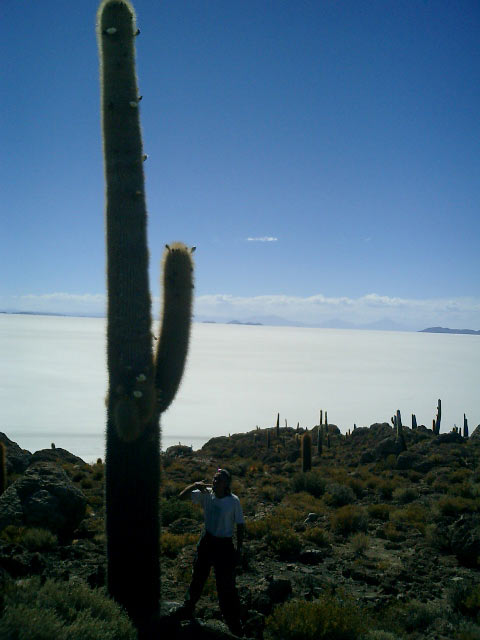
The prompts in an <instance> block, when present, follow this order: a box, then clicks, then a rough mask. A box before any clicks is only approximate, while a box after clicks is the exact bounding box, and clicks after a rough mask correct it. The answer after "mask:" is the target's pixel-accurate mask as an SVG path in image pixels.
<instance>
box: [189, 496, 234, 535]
mask: <svg viewBox="0 0 480 640" xmlns="http://www.w3.org/2000/svg"><path fill="white" fill-rule="evenodd" d="M190 495H191V496H192V502H194V503H195V504H200V505H201V506H202V507H203V511H204V515H205V529H206V530H207V531H208V533H211V534H212V536H217V537H218V538H231V537H232V536H233V527H234V525H235V524H245V520H244V518H243V511H242V506H241V504H240V500H239V499H238V498H237V496H236V495H235V494H233V493H231V494H230V495H228V496H225V497H223V498H217V497H216V495H215V494H214V493H213V491H211V490H207V491H205V492H202V491H199V490H198V489H196V490H195V491H192V493H191V494H190Z"/></svg>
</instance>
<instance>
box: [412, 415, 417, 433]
mask: <svg viewBox="0 0 480 640" xmlns="http://www.w3.org/2000/svg"><path fill="white" fill-rule="evenodd" d="M416 428H417V416H416V415H415V414H414V413H412V431H413V429H416Z"/></svg>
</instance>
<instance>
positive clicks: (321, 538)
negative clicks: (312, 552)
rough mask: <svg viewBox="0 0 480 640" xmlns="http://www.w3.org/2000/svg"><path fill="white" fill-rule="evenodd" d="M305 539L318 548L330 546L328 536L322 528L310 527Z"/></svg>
mask: <svg viewBox="0 0 480 640" xmlns="http://www.w3.org/2000/svg"><path fill="white" fill-rule="evenodd" d="M303 537H304V538H305V540H308V541H309V542H313V544H316V545H317V547H327V546H328V545H329V544H330V540H329V537H328V534H327V533H326V532H325V530H324V529H322V528H321V527H309V528H308V529H306V531H305V532H304V533H303Z"/></svg>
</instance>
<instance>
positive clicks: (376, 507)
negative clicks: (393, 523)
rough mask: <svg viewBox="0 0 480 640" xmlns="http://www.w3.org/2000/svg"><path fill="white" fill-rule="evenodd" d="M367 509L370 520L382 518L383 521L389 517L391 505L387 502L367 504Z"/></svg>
mask: <svg viewBox="0 0 480 640" xmlns="http://www.w3.org/2000/svg"><path fill="white" fill-rule="evenodd" d="M367 510H368V515H369V517H370V518H372V520H383V521H384V522H385V521H386V520H388V519H389V518H390V511H391V507H390V505H388V504H384V503H382V504H369V505H368V507H367Z"/></svg>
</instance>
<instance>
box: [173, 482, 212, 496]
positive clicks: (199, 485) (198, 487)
mask: <svg viewBox="0 0 480 640" xmlns="http://www.w3.org/2000/svg"><path fill="white" fill-rule="evenodd" d="M211 486H212V485H210V484H206V483H205V482H194V483H193V484H190V485H188V487H185V489H184V490H183V491H182V492H181V493H179V495H178V497H179V498H180V500H186V499H187V498H189V497H190V496H191V494H192V491H201V492H202V493H205V492H206V491H207V489H208V488H209V487H211Z"/></svg>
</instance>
